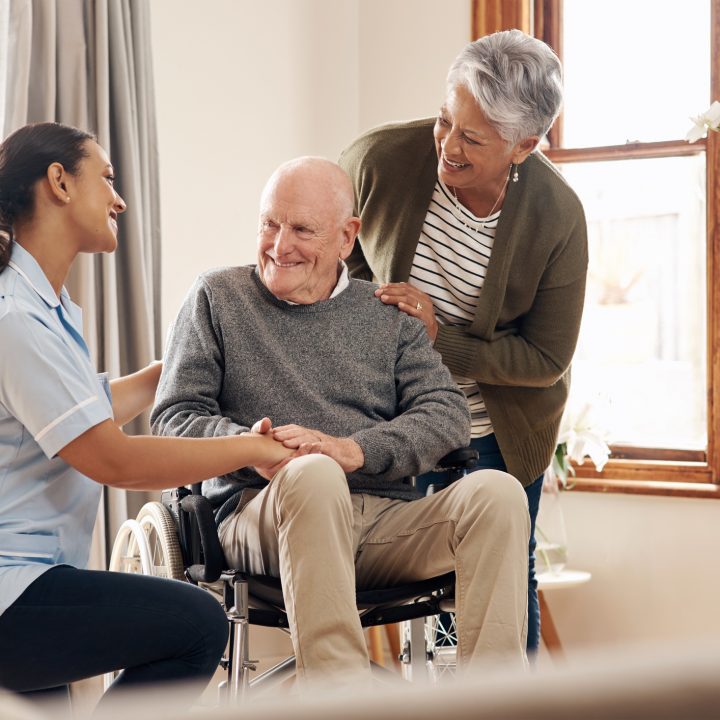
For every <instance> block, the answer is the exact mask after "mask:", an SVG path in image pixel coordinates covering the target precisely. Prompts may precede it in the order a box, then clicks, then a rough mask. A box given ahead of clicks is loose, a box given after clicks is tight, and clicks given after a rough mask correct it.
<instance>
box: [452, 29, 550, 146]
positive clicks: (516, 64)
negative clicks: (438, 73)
mask: <svg viewBox="0 0 720 720" xmlns="http://www.w3.org/2000/svg"><path fill="white" fill-rule="evenodd" d="M447 82H448V85H449V86H454V85H464V86H465V87H467V89H468V90H469V91H470V92H471V93H472V95H473V97H474V98H475V100H476V101H477V103H478V105H479V106H480V110H482V112H483V114H484V115H485V117H486V118H487V121H488V122H489V123H490V124H491V125H492V126H493V127H494V128H495V129H496V130H497V131H498V134H499V135H500V137H502V138H503V139H504V140H506V141H507V142H508V144H510V145H514V144H515V143H517V142H519V141H520V140H523V139H524V138H526V137H530V136H532V135H537V136H538V137H542V136H543V135H545V133H546V132H547V131H548V130H549V129H550V126H551V125H552V124H553V122H554V120H555V118H556V117H557V115H558V113H559V112H560V105H561V103H562V67H561V65H560V60H558V57H557V55H555V53H554V52H553V51H552V50H551V49H550V47H549V46H548V45H546V44H545V43H544V42H542V41H541V40H537V39H535V38H533V37H530V36H529V35H526V34H525V33H523V32H520V30H505V31H503V32H497V33H493V34H492V35H486V36H485V37H482V38H480V39H479V40H475V41H474V42H471V43H470V44H469V45H467V46H466V47H465V49H464V50H463V51H462V52H461V53H460V54H459V55H458V56H457V58H455V61H454V62H453V64H452V66H451V67H450V71H449V73H448V77H447Z"/></svg>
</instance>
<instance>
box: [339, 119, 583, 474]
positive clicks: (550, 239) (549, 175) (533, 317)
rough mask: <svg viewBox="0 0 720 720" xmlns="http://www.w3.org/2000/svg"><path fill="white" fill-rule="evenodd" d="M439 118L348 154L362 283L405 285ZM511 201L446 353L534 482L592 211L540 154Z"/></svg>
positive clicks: (563, 369)
mask: <svg viewBox="0 0 720 720" xmlns="http://www.w3.org/2000/svg"><path fill="white" fill-rule="evenodd" d="M433 122H434V120H432V119H425V120H416V121H413V122H409V123H402V124H392V125H385V126H382V127H380V128H376V129H375V130H371V131H370V132H368V133H366V134H364V135H362V136H361V137H360V138H358V139H357V140H356V141H355V142H354V143H353V144H352V145H351V146H350V147H349V148H347V149H346V150H345V151H344V152H343V154H342V157H341V158H340V164H341V165H342V166H343V167H344V168H345V170H346V171H347V172H348V173H349V175H350V177H351V178H352V181H353V184H354V187H355V197H356V202H357V206H358V207H357V211H358V213H359V215H360V217H361V218H362V228H361V230H360V235H359V242H357V243H356V244H355V248H354V250H353V253H352V255H351V257H350V258H349V260H348V265H349V267H350V272H351V274H352V275H354V276H355V277H359V278H363V279H367V280H375V281H376V282H403V281H407V280H408V278H409V275H410V268H411V266H412V261H413V257H414V255H415V249H416V247H417V244H418V240H419V238H420V230H421V228H422V225H423V221H424V220H425V214H426V212H427V209H428V206H429V203H430V198H431V196H432V193H433V189H434V187H435V182H436V180H437V155H436V152H435V146H434V141H433V135H432V127H433ZM518 172H519V176H520V177H519V181H518V182H516V183H514V182H511V183H510V184H509V186H508V192H507V196H506V198H505V202H504V203H503V207H502V213H501V215H500V221H499V223H498V227H497V233H496V237H495V244H494V247H493V251H492V255H491V257H490V264H489V267H488V270H487V276H486V277H485V283H484V285H483V289H482V292H481V293H480V298H479V301H478V306H477V311H476V314H475V318H474V320H473V321H472V323H471V324H470V325H468V326H464V327H453V326H443V325H441V326H440V329H439V332H438V336H437V339H436V341H435V348H436V350H438V352H440V354H441V355H442V358H443V361H444V362H445V364H446V365H447V366H448V367H449V368H450V370H451V371H452V372H454V373H456V374H458V375H463V376H466V377H472V378H475V379H476V380H477V382H478V384H479V386H480V390H481V392H482V395H483V398H484V400H485V405H486V407H487V410H488V414H489V415H490V420H491V421H492V424H493V428H494V430H495V435H496V437H497V441H498V444H499V446H500V450H501V452H502V454H503V458H504V459H505V463H506V465H507V468H508V471H509V472H510V473H511V474H513V475H514V476H515V477H517V478H518V479H519V480H520V482H522V484H523V485H527V484H529V483H530V482H532V481H533V480H535V479H536V478H537V477H538V476H539V475H540V474H541V473H542V472H543V471H544V470H545V468H546V467H547V466H548V464H549V463H550V460H551V458H552V454H553V451H554V449H555V444H556V441H557V434H558V429H559V426H560V419H561V417H562V412H563V409H564V407H565V402H566V400H567V395H568V390H569V384H570V361H571V359H572V356H573V353H574V351H575V345H576V343H577V337H578V332H579V330H580V320H581V317H582V310H583V303H584V297H585V279H586V275H587V263H588V252H587V228H586V224H585V215H584V213H583V208H582V205H581V204H580V201H579V199H578V198H577V196H576V195H575V193H574V192H573V191H572V190H571V189H570V188H569V187H568V185H567V184H566V182H565V181H564V180H563V178H562V176H561V175H560V174H559V173H558V172H557V170H556V169H555V168H554V167H553V165H552V164H551V163H550V162H549V161H548V160H547V159H546V158H545V157H544V156H543V155H542V154H541V153H539V152H535V153H533V154H532V155H530V156H529V157H528V158H527V160H526V161H525V162H524V163H523V164H522V165H520V167H519V170H518Z"/></svg>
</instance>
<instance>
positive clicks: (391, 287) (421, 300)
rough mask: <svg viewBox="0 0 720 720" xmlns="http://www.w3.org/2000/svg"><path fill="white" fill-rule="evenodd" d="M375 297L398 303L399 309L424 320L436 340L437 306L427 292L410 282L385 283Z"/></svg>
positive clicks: (393, 303)
mask: <svg viewBox="0 0 720 720" xmlns="http://www.w3.org/2000/svg"><path fill="white" fill-rule="evenodd" d="M375 297H378V298H380V300H382V302H384V303H385V304H386V305H397V307H398V309H399V310H402V311H403V312H404V313H406V314H408V315H412V316H413V317H416V318H419V319H420V320H422V321H423V323H424V324H425V329H426V330H427V334H428V335H429V336H430V340H432V342H435V338H436V337H437V333H438V323H437V320H436V319H435V307H434V306H433V302H432V299H431V298H430V296H429V295H428V294H427V293H424V292H423V291H422V290H418V289H417V288H416V287H415V286H414V285H411V284H410V283H404V282H403V283H384V284H383V285H381V286H380V287H379V288H378V289H377V290H376V291H375Z"/></svg>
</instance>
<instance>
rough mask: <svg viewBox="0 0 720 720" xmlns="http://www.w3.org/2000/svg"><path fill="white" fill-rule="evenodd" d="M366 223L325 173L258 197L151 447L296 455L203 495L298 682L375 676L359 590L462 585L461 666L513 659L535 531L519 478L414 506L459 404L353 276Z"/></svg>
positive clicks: (333, 173)
mask: <svg viewBox="0 0 720 720" xmlns="http://www.w3.org/2000/svg"><path fill="white" fill-rule="evenodd" d="M359 227H360V220H359V219H358V218H357V217H355V216H354V215H353V194H352V187H351V184H350V180H349V178H348V177H347V175H346V174H345V173H344V172H343V171H342V170H341V169H340V167H339V166H337V165H335V164H334V163H331V162H329V161H327V160H323V159H320V158H300V159H297V160H293V161H291V162H288V163H286V164H284V165H282V166H281V167H280V168H279V169H278V170H277V171H276V172H275V173H274V174H273V175H272V177H271V178H270V180H269V181H268V183H267V185H266V187H265V189H264V191H263V194H262V199H261V207H260V227H259V232H258V257H257V266H247V267H235V268H227V269H222V270H215V271H211V272H208V273H205V274H204V275H202V276H201V277H200V278H199V279H198V280H197V282H196V283H195V286H194V287H193V289H192V290H191V292H190V293H189V295H188V297H187V299H186V300H185V303H184V305H183V307H182V309H181V311H180V314H179V316H178V319H177V321H176V323H175V325H174V328H173V331H172V335H171V337H170V340H169V345H168V348H167V350H166V355H165V369H164V370H163V374H162V378H161V381H160V386H159V388H158V393H157V398H156V405H155V408H154V410H153V414H152V418H151V419H152V424H153V431H154V432H156V433H162V434H165V435H182V436H187V437H211V436H217V435H228V434H237V433H244V432H248V431H249V430H250V429H251V428H252V429H253V430H254V431H256V432H271V433H273V434H274V436H275V438H277V439H279V440H281V441H282V442H283V443H284V444H285V445H286V446H288V447H290V448H295V449H296V450H297V453H296V456H295V457H293V458H292V459H291V460H290V461H289V462H286V464H284V465H282V466H276V467H258V468H255V469H254V471H252V470H241V471H238V472H236V473H233V474H232V475H227V476H224V477H221V478H216V479H215V480H212V481H210V482H208V483H206V484H205V487H204V488H203V492H204V493H205V494H206V496H207V497H208V498H209V499H210V500H211V502H212V503H213V505H214V507H215V508H216V519H217V522H218V524H219V534H220V539H221V542H222V545H223V548H224V551H225V554H226V556H227V559H228V561H229V562H230V563H231V565H232V566H234V567H237V568H242V569H244V570H246V571H247V572H249V573H254V574H266V575H272V576H275V577H279V578H280V579H281V582H282V588H283V594H284V596H285V601H286V607H287V611H288V617H289V621H290V627H291V634H292V641H293V645H294V648H295V652H296V655H297V666H298V669H299V671H300V674H301V676H303V677H305V678H306V679H313V678H318V679H322V678H326V677H327V676H328V675H331V676H332V675H335V676H336V675H337V674H338V673H344V674H350V673H355V674H359V675H363V674H365V675H366V674H367V673H368V671H369V661H368V655H367V650H366V646H365V641H364V638H363V634H362V630H361V626H360V621H359V619H358V614H357V610H356V608H355V600H354V598H355V585H356V582H357V584H358V585H359V586H360V587H364V588H370V587H382V586H391V585H393V584H399V583H405V582H410V581H414V580H418V579H423V578H428V577H433V576H435V575H440V574H442V573H445V572H448V571H450V570H455V572H456V575H457V592H456V600H457V624H458V635H459V645H458V650H459V658H460V661H461V663H463V664H464V665H466V666H467V665H468V664H470V663H472V662H474V661H476V660H480V659H483V658H485V657H488V656H490V657H498V656H503V657H505V658H508V659H514V660H515V661H517V662H519V663H521V662H523V660H524V650H523V649H524V647H525V638H524V634H525V617H526V602H527V544H528V534H529V520H528V512H527V504H526V501H525V494H524V492H523V489H522V487H521V486H520V484H519V483H518V482H517V481H516V480H515V479H514V478H512V477H511V476H510V475H507V474H505V473H501V472H499V471H491V470H485V471H479V472H475V473H472V474H471V475H468V476H467V477H465V478H463V479H462V480H460V481H458V482H456V483H455V484H453V485H451V486H450V487H449V488H447V489H445V490H443V491H442V492H440V493H438V494H436V495H432V496H429V497H424V498H418V496H417V494H416V493H415V492H414V490H413V489H412V487H411V486H410V485H409V484H408V483H407V481H406V478H407V477H408V476H411V475H415V474H417V473H421V472H424V471H426V470H429V469H431V468H432V467H433V465H434V463H435V462H436V461H437V460H438V459H439V458H440V457H442V456H443V455H445V454H446V453H448V452H450V451H451V450H453V449H455V448H457V447H462V446H465V445H466V444H467V443H468V441H469V416H468V411H467V405H466V403H465V401H464V397H463V396H462V394H461V393H460V391H459V390H458V389H457V388H456V386H455V385H454V383H453V381H452V379H451V378H450V375H449V373H448V371H447V369H446V368H445V367H444V365H443V364H442V362H441V359H440V356H439V355H438V354H437V353H436V352H435V351H434V350H433V349H432V347H431V345H430V341H429V339H428V336H427V333H426V332H425V328H424V325H423V324H422V322H420V321H419V320H418V319H416V318H413V317H410V316H408V315H407V314H406V313H404V312H400V311H398V309H397V308H396V307H394V306H392V305H384V304H383V303H381V302H380V301H379V300H378V299H377V298H376V297H374V295H373V291H374V290H375V287H376V286H375V285H372V284H370V283H367V282H364V281H360V280H351V279H348V274H347V269H346V267H345V264H344V262H343V260H344V259H345V258H347V257H348V255H349V254H350V252H351V250H352V247H353V243H354V241H355V237H356V235H357V233H358V230H359Z"/></svg>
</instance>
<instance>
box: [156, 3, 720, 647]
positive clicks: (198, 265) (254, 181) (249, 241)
mask: <svg viewBox="0 0 720 720" xmlns="http://www.w3.org/2000/svg"><path fill="white" fill-rule="evenodd" d="M152 12H153V17H152V20H153V42H154V51H155V83H156V91H157V108H158V123H159V136H160V140H159V142H160V153H161V167H160V170H161V188H162V222H163V308H162V312H163V322H164V324H165V326H167V324H168V323H169V322H170V320H171V319H172V317H173V316H174V315H175V312H176V311H177V308H178V307H179V304H180V302H181V301H182V298H183V296H184V294H185V292H186V291H187V288H188V287H189V286H190V284H191V283H192V281H193V279H194V278H195V276H196V275H197V274H198V273H199V272H201V271H203V270H205V269H207V268H209V267H213V266H217V265H227V264H238V263H245V262H252V261H254V234H255V217H256V212H257V201H258V196H259V193H260V190H261V188H262V185H263V183H264V181H265V179H266V178H267V176H268V175H269V174H270V172H271V171H272V170H273V169H274V167H275V166H277V165H278V164H279V163H280V162H282V161H284V160H286V159H289V158H291V157H294V156H297V155H300V154H309V153H312V154H322V155H325V156H327V157H331V158H334V157H337V155H338V153H339V152H340V150H341V149H342V148H343V147H344V146H345V145H346V144H347V143H348V142H349V141H350V140H351V139H352V138H354V137H355V136H356V135H357V134H358V133H359V132H360V131H362V130H365V129H367V128H369V127H372V126H374V125H377V124H380V123H382V122H387V121H391V120H400V119H409V118H413V117H419V116H422V115H427V114H432V113H434V112H436V110H437V107H438V104H439V102H440V101H441V98H442V90H443V86H444V77H445V73H446V70H447V67H448V65H449V63H450V61H451V60H452V58H453V57H454V55H455V53H456V52H457V51H458V50H459V49H460V48H461V47H462V45H463V44H464V43H465V42H466V40H467V39H468V37H469V33H470V2H469V0H263V2H252V3H251V2H246V1H245V0H208V1H207V2H204V3H197V2H196V0H153V1H152ZM563 504H564V506H565V511H566V512H565V516H566V522H567V527H568V535H569V540H570V553H571V564H572V565H573V566H575V567H578V568H583V569H587V570H590V571H591V572H592V573H593V579H592V581H591V582H590V583H589V584H588V585H585V586H582V587H577V588H573V589H567V590H558V591H554V592H552V593H549V594H548V595H547V597H548V602H549V603H550V605H551V608H552V609H553V612H554V616H555V620H556V623H557V625H558V627H559V629H560V632H561V635H562V639H563V641H564V642H565V645H566V648H567V649H568V651H569V653H572V651H573V650H575V649H578V650H579V649H581V648H585V647H588V646H590V647H592V646H595V645H600V644H618V643H622V642H633V641H646V640H651V639H655V640H657V639H664V640H669V639H678V640H682V639H686V638H694V637H698V636H707V635H715V636H720V614H719V613H718V612H717V611H716V598H718V597H720V573H718V572H717V570H716V567H717V565H718V563H717V559H716V555H717V552H718V548H720V503H715V502H712V501H708V500H704V501H703V500H691V499H673V498H654V497H638V496H623V495H599V494H590V493H578V492H575V493H572V492H571V493H566V494H565V495H564V496H563Z"/></svg>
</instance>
